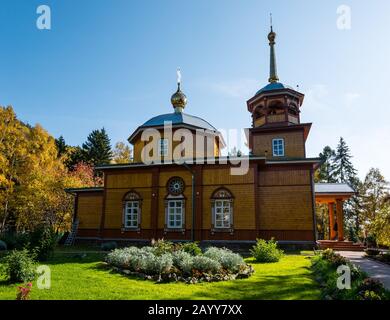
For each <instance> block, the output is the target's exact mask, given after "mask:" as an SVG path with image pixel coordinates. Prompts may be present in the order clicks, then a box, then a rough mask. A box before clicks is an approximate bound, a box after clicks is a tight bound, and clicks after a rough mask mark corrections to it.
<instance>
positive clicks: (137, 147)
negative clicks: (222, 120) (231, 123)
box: [133, 130, 219, 162]
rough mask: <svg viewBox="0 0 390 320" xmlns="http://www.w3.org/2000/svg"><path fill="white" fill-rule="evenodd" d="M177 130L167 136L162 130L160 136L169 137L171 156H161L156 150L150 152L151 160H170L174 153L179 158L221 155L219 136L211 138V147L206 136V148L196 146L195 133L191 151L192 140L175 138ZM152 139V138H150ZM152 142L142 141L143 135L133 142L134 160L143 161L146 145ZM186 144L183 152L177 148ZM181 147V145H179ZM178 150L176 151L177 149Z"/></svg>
mask: <svg viewBox="0 0 390 320" xmlns="http://www.w3.org/2000/svg"><path fill="white" fill-rule="evenodd" d="M175 131H176V130H173V133H172V136H171V135H168V136H165V135H164V132H163V131H161V130H160V131H159V132H160V137H161V139H168V152H169V154H170V155H171V157H160V155H159V154H158V152H157V151H158V150H155V151H156V152H154V153H152V154H150V159H149V160H151V161H158V160H169V159H171V158H172V157H173V155H178V156H179V158H192V157H195V158H199V157H200V158H203V157H212V156H214V155H219V149H218V143H217V137H214V136H213V137H212V138H211V145H210V148H208V147H207V141H208V140H207V138H206V136H204V138H203V139H204V148H196V138H195V133H193V139H192V147H193V149H192V152H191V149H190V147H191V142H187V143H186V141H185V140H184V142H182V141H176V139H175V140H174V139H173V136H174V134H175ZM149 141H151V140H149ZM149 143H150V142H144V141H141V135H140V136H139V137H138V138H137V139H136V140H135V141H134V142H133V145H134V162H142V158H143V157H142V155H144V156H145V154H143V153H144V150H143V148H144V146H145V145H146V144H149ZM181 144H184V146H186V148H185V150H184V151H183V154H182V153H181V152H180V149H177V150H176V148H177V147H178V146H179V145H181ZM179 148H180V147H179ZM175 150H176V151H175Z"/></svg>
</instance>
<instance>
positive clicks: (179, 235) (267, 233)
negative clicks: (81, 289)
mask: <svg viewBox="0 0 390 320" xmlns="http://www.w3.org/2000/svg"><path fill="white" fill-rule="evenodd" d="M195 232H201V234H202V240H249V241H255V240H256V238H259V237H260V238H262V239H266V240H269V239H271V238H275V240H277V241H314V239H313V232H312V230H259V231H257V230H254V229H235V230H234V233H233V234H232V233H229V232H216V233H214V234H212V233H211V229H201V230H195ZM92 236H98V237H100V238H101V240H104V239H105V238H117V239H123V240H126V239H134V240H151V239H152V238H165V239H167V240H186V241H188V240H191V230H190V229H186V230H184V232H167V233H164V229H157V234H156V235H155V232H154V230H153V229H141V230H140V231H139V232H137V231H127V232H125V233H121V230H120V229H119V228H118V229H103V231H102V233H99V230H98V229H79V233H78V236H77V238H78V239H82V238H83V237H86V238H87V237H92Z"/></svg>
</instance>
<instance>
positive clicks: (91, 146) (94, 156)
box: [82, 128, 112, 166]
mask: <svg viewBox="0 0 390 320" xmlns="http://www.w3.org/2000/svg"><path fill="white" fill-rule="evenodd" d="M82 147H83V153H84V159H85V160H86V162H88V163H90V164H92V165H95V166H96V165H101V164H107V163H110V162H111V160H112V152H111V142H110V138H109V137H108V135H107V133H106V130H105V129H104V128H102V129H101V130H93V131H92V132H91V133H90V134H89V136H88V137H87V141H86V142H85V143H83V146H82Z"/></svg>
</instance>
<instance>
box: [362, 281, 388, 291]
mask: <svg viewBox="0 0 390 320" xmlns="http://www.w3.org/2000/svg"><path fill="white" fill-rule="evenodd" d="M366 291H373V292H375V293H378V294H382V293H383V291H384V287H383V285H382V283H381V282H379V281H378V280H376V279H373V278H366V279H364V281H363V282H362V283H361V284H360V286H359V292H361V293H364V292H366Z"/></svg>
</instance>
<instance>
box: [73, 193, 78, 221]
mask: <svg viewBox="0 0 390 320" xmlns="http://www.w3.org/2000/svg"><path fill="white" fill-rule="evenodd" d="M78 211H79V195H78V194H76V195H75V197H74V204H73V219H72V223H74V222H75V221H76V220H77V215H78Z"/></svg>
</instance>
